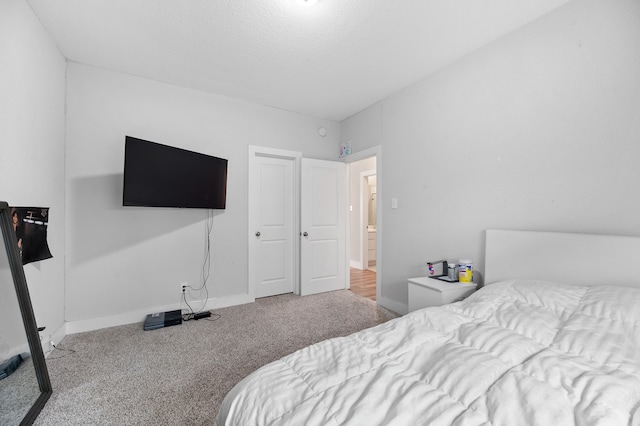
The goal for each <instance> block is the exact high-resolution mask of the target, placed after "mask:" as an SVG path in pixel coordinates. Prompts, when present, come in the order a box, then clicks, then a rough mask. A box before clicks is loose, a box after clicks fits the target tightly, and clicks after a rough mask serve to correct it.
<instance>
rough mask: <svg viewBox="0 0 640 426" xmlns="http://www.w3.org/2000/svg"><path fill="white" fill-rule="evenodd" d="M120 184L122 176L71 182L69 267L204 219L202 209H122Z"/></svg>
mask: <svg viewBox="0 0 640 426" xmlns="http://www.w3.org/2000/svg"><path fill="white" fill-rule="evenodd" d="M122 182H123V175H122V174H113V175H105V176H92V177H85V178H76V179H72V181H71V191H70V192H71V193H70V194H69V200H70V204H69V205H68V206H67V217H68V218H70V220H69V222H68V223H67V228H68V231H69V233H68V235H69V237H68V247H69V250H68V251H67V258H68V259H69V262H70V265H72V266H78V265H81V264H83V263H85V262H88V261H91V260H93V259H96V258H99V257H101V256H104V255H107V254H109V253H114V252H117V251H119V250H122V249H125V248H127V247H131V246H134V245H137V244H140V243H141V242H143V241H146V240H150V239H153V238H157V237H159V236H162V235H166V234H169V233H172V232H174V231H176V230H178V229H181V228H184V227H187V226H190V225H193V224H195V223H198V222H202V221H204V220H205V219H206V213H205V211H203V209H177V208H152V207H123V206H122Z"/></svg>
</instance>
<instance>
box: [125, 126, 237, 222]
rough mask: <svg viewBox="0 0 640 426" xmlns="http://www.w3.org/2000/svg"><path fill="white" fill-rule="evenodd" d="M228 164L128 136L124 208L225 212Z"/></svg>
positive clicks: (126, 143)
mask: <svg viewBox="0 0 640 426" xmlns="http://www.w3.org/2000/svg"><path fill="white" fill-rule="evenodd" d="M226 199H227V160H225V159H224V158H218V157H213V156H210V155H205V154H200V153H198V152H193V151H187V150H185V149H181V148H175V147H172V146H168V145H162V144H159V143H156V142H150V141H146V140H143V139H138V138H134V137H131V136H127V137H126V138H125V146H124V187H123V191H122V205H123V206H140V207H182V208H203V209H224V208H225V207H226Z"/></svg>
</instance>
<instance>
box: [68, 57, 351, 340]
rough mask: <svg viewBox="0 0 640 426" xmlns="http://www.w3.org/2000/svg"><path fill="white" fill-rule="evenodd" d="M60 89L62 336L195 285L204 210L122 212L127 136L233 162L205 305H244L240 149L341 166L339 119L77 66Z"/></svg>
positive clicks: (116, 319) (150, 307)
mask: <svg viewBox="0 0 640 426" xmlns="http://www.w3.org/2000/svg"><path fill="white" fill-rule="evenodd" d="M67 85H68V91H67V128H68V135H67V153H68V154H67V180H66V185H67V212H68V214H67V230H68V232H67V293H66V317H67V321H69V322H70V324H69V331H70V332H75V331H80V330H86V329H91V328H97V327H104V326H107V325H114V324H116V323H127V322H134V321H142V320H143V319H144V316H145V315H146V314H149V313H152V312H156V311H158V310H164V309H176V308H177V306H178V304H179V302H180V294H179V283H180V282H184V281H186V282H188V283H189V284H191V285H192V286H197V285H199V283H200V280H201V269H202V261H203V256H204V246H205V218H206V211H205V210H199V209H196V210H194V209H168V208H166V209H165V208H132V207H122V172H123V163H124V138H125V135H130V136H135V137H139V138H142V139H147V140H151V141H154V142H159V143H163V144H167V145H172V146H177V147H181V148H185V149H189V150H192V151H197V152H202V153H205V154H209V155H214V156H218V157H223V158H226V159H228V160H229V166H228V167H229V170H228V171H229V175H228V187H227V209H226V210H224V211H215V217H214V221H213V231H212V269H211V277H210V281H209V290H210V294H209V297H212V298H213V297H215V298H217V300H216V302H215V304H214V305H213V306H208V308H210V307H214V308H215V307H216V306H217V307H220V305H221V304H229V303H237V302H242V301H247V294H248V288H247V278H248V273H247V268H248V264H247V262H248V259H247V257H248V254H247V251H248V247H247V226H248V216H247V208H248V199H247V197H248V194H247V183H248V181H247V180H248V168H247V167H248V146H249V145H258V146H268V147H272V148H280V149H287V150H293V151H299V152H302V154H303V156H305V157H310V158H322V159H335V160H337V155H338V144H339V123H337V122H327V121H323V120H318V119H315V118H311V117H307V116H303V115H300V114H295V113H291V112H287V111H283V110H278V109H274V108H269V107H264V106H259V105H255V104H249V103H245V102H241V101H236V100H233V99H229V98H225V97H221V96H215V95H211V94H207V93H203V92H198V91H194V90H189V89H184V88H180V87H177V86H172V85H168V84H164V83H159V82H156V81H151V80H147V79H142V78H137V77H132V76H128V75H124V74H119V73H114V72H110V71H106V70H102V69H98V68H93V67H88V66H84V65H79V64H75V63H70V64H69V66H68V79H67ZM320 126H323V127H325V128H326V129H327V130H328V135H327V136H326V137H324V138H322V137H320V136H319V135H318V132H317V129H318V128H319V127H320Z"/></svg>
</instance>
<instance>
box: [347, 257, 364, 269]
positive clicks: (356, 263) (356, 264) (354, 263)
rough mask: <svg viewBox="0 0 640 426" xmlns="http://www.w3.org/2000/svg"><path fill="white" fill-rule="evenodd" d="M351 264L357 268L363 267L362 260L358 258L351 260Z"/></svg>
mask: <svg viewBox="0 0 640 426" xmlns="http://www.w3.org/2000/svg"><path fill="white" fill-rule="evenodd" d="M349 266H350V267H352V268H356V269H363V268H362V262H358V261H357V260H353V259H351V260H349Z"/></svg>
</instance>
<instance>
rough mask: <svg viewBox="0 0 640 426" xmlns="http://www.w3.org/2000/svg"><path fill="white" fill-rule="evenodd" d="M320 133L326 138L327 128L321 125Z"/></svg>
mask: <svg viewBox="0 0 640 426" xmlns="http://www.w3.org/2000/svg"><path fill="white" fill-rule="evenodd" d="M318 134H319V135H320V136H322V137H323V138H324V137H325V136H327V129H325V128H324V127H320V128H319V129H318Z"/></svg>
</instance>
